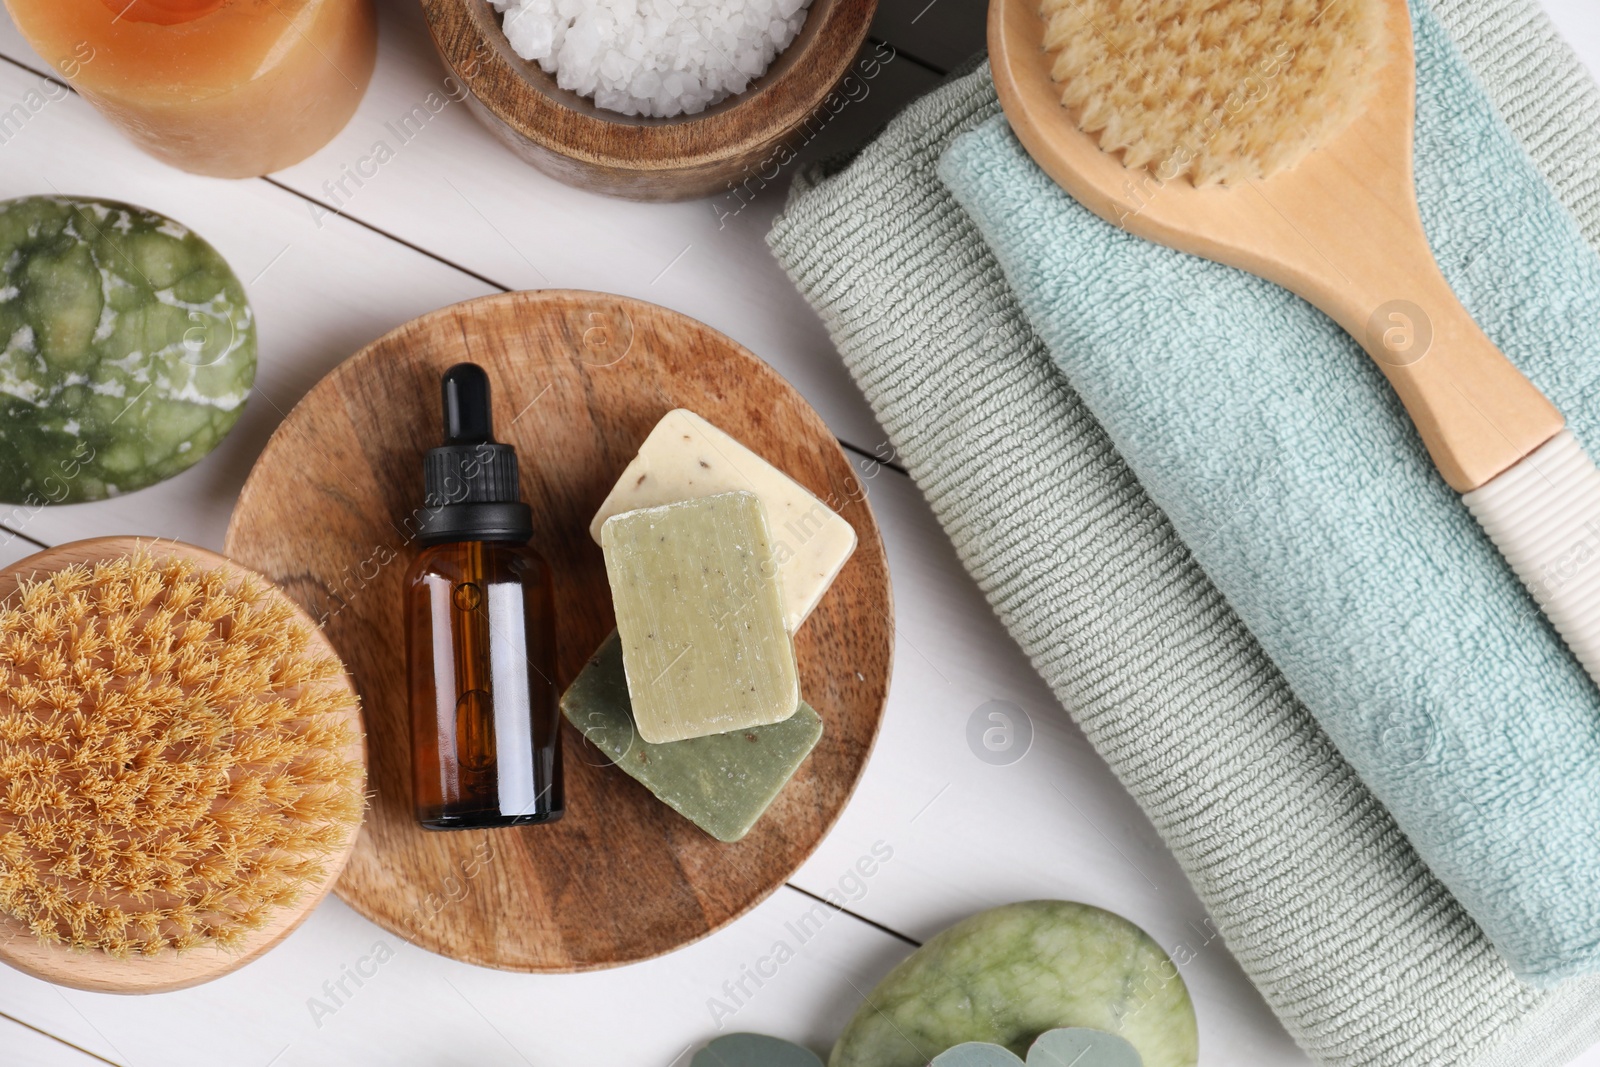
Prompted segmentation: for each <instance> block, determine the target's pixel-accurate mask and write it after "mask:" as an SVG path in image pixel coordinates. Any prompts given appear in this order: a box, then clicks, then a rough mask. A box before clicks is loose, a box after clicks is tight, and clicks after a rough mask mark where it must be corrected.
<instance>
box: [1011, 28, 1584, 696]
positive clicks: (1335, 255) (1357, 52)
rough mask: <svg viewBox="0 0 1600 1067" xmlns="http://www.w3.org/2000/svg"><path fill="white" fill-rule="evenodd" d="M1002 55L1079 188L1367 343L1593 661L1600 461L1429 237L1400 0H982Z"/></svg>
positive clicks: (1065, 181) (1556, 620)
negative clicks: (1467, 296)
mask: <svg viewBox="0 0 1600 1067" xmlns="http://www.w3.org/2000/svg"><path fill="white" fill-rule="evenodd" d="M989 55H990V63H991V65H992V68H993V72H994V81H995V87H996V89H997V91H998V93H999V96H1000V101H1001V104H1002V106H1003V107H1004V109H1005V114H1006V118H1007V120H1008V121H1009V122H1010V124H1011V127H1012V129H1013V130H1014V131H1015V133H1016V135H1017V137H1018V139H1019V140H1020V141H1021V142H1022V144H1023V145H1024V147H1026V149H1027V150H1028V153H1029V154H1030V155H1031V156H1032V157H1033V159H1034V161H1035V162H1037V163H1038V164H1039V166H1040V167H1041V168H1043V169H1044V171H1045V172H1046V173H1048V174H1049V175H1050V176H1051V178H1053V179H1054V180H1055V181H1056V182H1057V183H1058V184H1060V185H1061V186H1062V188H1064V189H1066V190H1067V191H1068V192H1069V193H1071V194H1072V195H1073V196H1074V197H1076V198H1077V199H1078V200H1079V201H1080V202H1081V203H1082V204H1083V205H1084V206H1085V207H1087V208H1089V209H1090V210H1091V211H1093V212H1095V213H1096V214H1097V215H1099V216H1101V217H1102V218H1104V219H1106V220H1108V221H1110V222H1112V223H1114V224H1116V225H1118V226H1120V227H1122V228H1123V229H1125V230H1127V231H1129V232H1131V233H1134V234H1137V235H1139V236H1141V237H1144V238H1146V239H1148V240H1152V241H1156V242H1158V243H1160V244H1164V245H1168V246H1170V247H1172V248H1177V249H1180V250H1182V251H1185V252H1190V253H1193V254H1195V255H1199V256H1204V257H1206V258H1208V259H1213V260H1216V261H1218V262H1221V263H1226V264H1229V265H1231V266H1234V267H1239V268H1241V269H1243V270H1247V271H1250V272H1251V273H1253V274H1256V275H1259V276H1260V277H1263V278H1266V279H1267V280H1269V281H1272V282H1275V283H1277V284H1278V285H1281V286H1283V287H1284V288H1286V289H1289V290H1291V291H1292V292H1294V293H1297V294H1299V295H1300V296H1302V297H1304V298H1305V299H1306V300H1308V301H1310V302H1311V303H1312V304H1314V305H1316V306H1317V307H1318V308H1320V309H1322V310H1323V311H1324V312H1326V313H1327V314H1328V315H1329V316H1330V317H1332V318H1333V319H1334V320H1335V321H1336V322H1338V323H1339V325H1340V326H1342V327H1343V328H1344V329H1345V330H1347V331H1348V332H1349V333H1350V334H1351V335H1352V336H1353V337H1355V338H1356V340H1358V341H1359V342H1360V343H1361V344H1362V346H1363V347H1364V348H1365V349H1366V350H1367V352H1368V353H1369V354H1370V355H1371V356H1372V358H1373V359H1374V360H1376V361H1377V362H1378V364H1379V366H1380V367H1381V368H1382V370H1383V373H1384V375H1385V376H1386V377H1387V378H1388V380H1389V382H1390V384H1391V385H1392V386H1393V387H1394V389H1395V392H1396V393H1397V394H1398V395H1399V397H1400V399H1401V401H1402V402H1403V403H1404V404H1405V407H1406V410H1407V411H1408V412H1409V413H1410V415H1411V418H1412V420H1413V422H1414V423H1415V424H1416V427H1417V430H1418V432H1419V433H1420V434H1421V437H1422V440H1423V442H1424V443H1425V444H1426V446H1427V448H1428V452H1429V454H1430V455H1431V456H1432V457H1433V461H1434V464H1435V465H1436V466H1437V467H1438V469H1439V472H1440V473H1441V474H1442V475H1443V476H1444V478H1445V480H1446V481H1447V482H1449V484H1450V485H1451V486H1452V487H1453V488H1455V489H1456V490H1457V491H1459V492H1462V493H1464V494H1465V501H1466V503H1467V505H1468V506H1469V508H1470V509H1471V510H1472V512H1473V514H1474V515H1475V516H1476V517H1477V518H1478V521H1479V522H1480V523H1481V524H1482V525H1483V527H1484V528H1485V530H1486V531H1487V532H1488V533H1489V535H1490V537H1491V538H1492V539H1493V541H1494V543H1495V544H1496V545H1497V546H1498V547H1499V549H1500V551H1501V553H1502V554H1503V555H1504V556H1505V557H1506V559H1507V560H1508V561H1509V562H1510V564H1511V565H1512V567H1513V568H1514V569H1515V570H1516V572H1517V574H1518V575H1519V576H1520V577H1521V578H1522V580H1523V582H1524V583H1525V584H1526V585H1527V586H1528V588H1529V589H1530V591H1531V592H1532V593H1533V595H1534V598H1535V600H1536V601H1537V602H1538V603H1539V606H1540V608H1541V609H1542V610H1543V611H1544V612H1545V614H1546V615H1547V616H1548V617H1549V618H1550V620H1551V622H1552V623H1553V624H1554V625H1555V627H1556V629H1557V630H1558V631H1559V632H1560V633H1561V635H1562V637H1563V638H1564V639H1565V641H1566V642H1567V645H1568V647H1569V648H1570V649H1571V650H1572V651H1573V653H1574V654H1575V655H1576V656H1577V658H1578V659H1579V661H1580V662H1581V663H1582V664H1583V666H1584V668H1585V669H1586V670H1587V671H1588V672H1589V675H1590V677H1591V678H1594V679H1596V680H1597V681H1600V567H1587V568H1579V569H1578V570H1577V571H1576V573H1570V574H1568V573H1562V569H1558V564H1559V561H1560V560H1561V559H1562V557H1564V556H1566V555H1567V554H1569V553H1571V551H1572V550H1573V547H1574V546H1575V545H1577V544H1579V543H1580V542H1582V541H1584V540H1585V539H1586V537H1587V536H1588V535H1587V534H1586V532H1585V530H1584V526H1585V524H1586V523H1588V522H1591V521H1594V520H1596V519H1600V473H1597V472H1596V470H1595V466H1594V463H1593V461H1592V460H1590V459H1589V457H1588V456H1587V455H1585V454H1584V452H1583V450H1582V448H1581V447H1580V446H1579V445H1578V443H1577V441H1576V440H1575V439H1574V438H1573V437H1572V436H1571V434H1569V433H1568V432H1566V430H1565V429H1564V421H1563V419H1562V417H1561V414H1560V412H1558V411H1557V410H1556V409H1555V407H1554V406H1552V405H1551V403H1550V402H1549V401H1548V400H1546V399H1545V397H1544V396H1543V395H1542V394H1541V393H1540V392H1539V391H1538V390H1537V389H1536V388H1535V387H1534V386H1533V385H1532V384H1531V383H1530V382H1529V381H1528V380H1527V379H1526V378H1525V377H1523V375H1522V374H1521V372H1519V371H1518V370H1517V369H1516V367H1514V366H1513V365H1512V364H1511V363H1510V361H1509V360H1507V359H1506V357H1505V356H1504V355H1503V354H1501V352H1500V351H1499V350H1498V349H1497V348H1495V346H1494V344H1493V343H1492V342H1491V341H1490V340H1489V339H1488V338H1487V337H1485V336H1484V334H1483V331H1482V330H1480V329H1479V328H1478V326H1477V324H1476V323H1475V322H1473V320H1472V317H1471V315H1469V314H1468V313H1467V311H1466V310H1465V309H1464V308H1463V307H1462V306H1461V304H1460V302H1459V301H1458V300H1457V299H1456V297H1455V294H1454V293H1453V292H1452V291H1451V289H1450V285H1449V283H1448V282H1446V281H1445V279H1444V276H1443V275H1442V274H1441V273H1440V271H1439V268H1438V265H1437V264H1436V263H1435V261H1434V258H1433V254H1432V251H1431V250H1430V249H1429V246H1428V242H1427V238H1426V236H1425V234H1424V232H1423V229H1422V219H1421V216H1420V214H1419V212H1418V210H1417V203H1416V193H1415V188H1414V184H1413V180H1412V158H1411V157H1412V124H1413V109H1414V98H1415V61H1414V58H1413V54H1412V44H1411V20H1410V15H1409V13H1408V11H1407V8H1406V3H1405V0H1044V2H1043V6H1042V7H1041V6H1040V0H991V4H990V8H989Z"/></svg>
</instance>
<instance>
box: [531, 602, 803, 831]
mask: <svg viewBox="0 0 1600 1067" xmlns="http://www.w3.org/2000/svg"><path fill="white" fill-rule="evenodd" d="M561 710H562V711H563V712H565V713H566V716H567V719H568V720H569V721H570V722H571V723H572V725H574V726H576V727H577V728H578V729H579V730H581V731H582V732H583V735H584V736H585V737H587V738H588V739H589V741H590V742H591V743H592V744H593V745H594V746H595V747H596V748H598V749H600V751H602V752H604V753H605V754H606V755H607V756H609V757H610V758H611V761H612V762H613V763H615V764H616V765H617V766H618V767H621V768H622V769H623V770H624V771H626V772H627V773H628V774H629V775H631V776H632V777H634V778H636V779H638V781H639V782H640V783H641V784H642V785H643V786H644V787H645V788H646V789H648V790H650V792H652V793H654V794H655V795H656V796H657V797H659V798H660V799H661V800H662V801H663V802H664V803H666V804H667V805H668V806H669V807H671V808H672V809H673V810H674V811H676V812H677V813H678V814H680V815H682V816H683V817H684V818H686V819H688V820H689V821H690V822H692V823H694V824H695V825H696V826H698V827H700V829H702V830H704V831H705V832H706V833H708V834H710V835H711V836H712V837H714V838H716V839H717V840H718V841H737V840H739V839H740V838H741V837H743V836H744V835H745V834H746V833H748V832H749V831H750V827H752V826H754V825H755V822H756V820H757V819H759V818H761V815H762V813H763V812H765V811H766V810H767V808H768V806H770V805H771V804H772V802H773V800H774V799H776V798H777V796H778V793H779V792H781V791H782V790H783V787H784V785H785V784H786V783H787V782H788V781H789V779H790V778H792V777H794V772H795V770H796V768H798V767H799V766H800V764H801V763H802V762H803V761H804V760H805V758H806V756H808V755H810V753H811V750H812V749H813V748H815V747H816V745H817V741H818V739H819V738H821V737H822V717H821V716H820V715H818V714H817V713H816V711H814V710H813V709H812V708H811V706H810V705H809V704H806V703H803V702H802V703H801V704H800V707H799V710H797V711H796V712H795V713H794V714H793V715H792V716H790V717H789V718H788V719H785V720H784V721H783V722H780V723H774V724H773V725H771V726H753V727H751V728H750V729H748V730H739V731H737V732H735V733H730V734H712V735H711V736H709V737H694V738H690V739H689V740H687V741H673V742H671V743H669V744H665V745H652V744H651V743H650V742H648V741H645V740H642V739H641V738H639V737H638V736H637V734H636V733H635V731H634V729H633V711H632V707H631V705H630V704H629V701H628V682H627V679H626V678H625V677H623V671H622V642H621V641H620V640H619V639H618V637H617V635H616V633H615V632H613V633H612V634H611V636H610V637H608V638H606V640H605V644H603V645H601V646H600V650H599V651H598V652H596V653H595V654H594V655H593V656H592V657H591V658H590V660H589V662H588V664H587V665H585V666H584V668H583V673H582V674H580V675H578V678H577V680H576V681H574V682H573V683H572V687H571V688H570V689H568V690H567V691H566V693H565V694H563V695H562V697H561Z"/></svg>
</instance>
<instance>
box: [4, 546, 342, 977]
mask: <svg viewBox="0 0 1600 1067" xmlns="http://www.w3.org/2000/svg"><path fill="white" fill-rule="evenodd" d="M141 547H143V548H147V549H149V550H150V551H151V553H152V554H154V555H157V556H160V557H163V558H170V557H171V556H182V557H184V558H186V559H190V560H193V561H194V562H195V563H197V564H199V565H200V566H202V567H206V568H216V567H220V568H222V569H224V570H226V571H228V572H229V573H230V574H236V575H237V576H238V577H240V578H254V579H256V580H257V581H260V582H261V583H263V585H264V586H265V587H266V588H267V589H269V590H271V591H272V593H273V594H274V595H276V596H279V597H282V598H283V600H284V601H285V602H287V603H288V604H289V605H290V606H291V607H292V608H293V609H294V612H295V615H296V616H297V617H298V618H299V619H300V620H301V621H302V622H303V623H305V624H306V625H307V626H308V627H310V628H311V631H312V634H313V638H312V640H313V643H314V644H316V645H318V646H320V647H321V649H322V651H323V652H325V653H326V654H328V655H330V656H332V657H334V658H335V659H338V658H339V657H338V652H337V651H336V650H335V649H334V647H333V644H332V643H331V642H330V641H329V640H328V637H327V635H326V634H324V633H323V632H322V628H321V627H319V626H317V624H316V622H315V621H313V620H312V618H311V616H310V615H309V614H307V612H306V610H305V609H304V608H302V607H301V606H300V605H299V604H298V603H296V602H295V600H294V598H293V597H290V596H289V595H288V594H287V593H285V592H283V591H282V590H281V589H279V588H278V586H277V584H276V583H274V582H273V581H272V580H271V579H269V578H268V577H267V576H266V575H264V574H261V573H259V572H257V571H254V570H252V569H250V568H249V567H246V566H244V565H243V564H241V563H235V562H234V561H233V560H231V559H229V558H228V557H226V556H223V555H221V554H219V553H216V552H212V551H211V550H209V549H205V548H200V547H199V546H197V545H191V544H186V543H184V542H182V541H177V540H174V539H172V538H164V537H137V536H131V535H114V536H109V537H89V538H85V539H83V540H81V541H69V542H67V543H65V544H60V545H55V546H53V547H51V548H45V549H41V550H40V551H38V552H35V553H34V554H33V555H31V556H27V557H25V558H23V559H20V560H17V561H16V562H15V563H13V564H11V565H10V566H8V567H0V602H3V601H4V600H5V598H6V597H8V596H10V594H11V593H12V592H13V591H14V590H15V589H16V583H17V582H18V581H20V580H21V579H23V578H25V577H29V576H31V575H32V574H34V573H37V572H39V571H41V570H42V571H56V570H59V569H61V568H62V567H65V566H69V565H70V564H72V563H82V562H87V561H88V560H90V559H107V558H111V557H113V556H122V555H127V554H128V553H130V552H133V551H137V550H138V549H139V548H141ZM89 553H93V555H90V554H89ZM69 557H70V558H69ZM340 662H341V663H342V662H343V661H342V660H341V661H340ZM341 679H342V682H343V684H344V686H345V688H346V689H347V690H348V691H349V693H350V694H351V696H357V694H356V689H355V682H354V680H353V679H352V678H351V677H350V674H349V673H348V672H346V673H344V674H343V675H342V676H341ZM358 699H359V698H358ZM354 719H355V727H356V743H355V745H353V746H352V749H353V751H352V752H351V753H350V755H352V756H354V757H356V758H358V759H359V760H360V761H361V775H362V791H363V794H364V793H365V791H366V775H367V770H368V764H367V738H366V730H365V728H364V724H363V720H362V713H361V709H360V708H359V707H357V708H356V710H355V712H354ZM363 814H364V813H363ZM360 836H361V824H360V823H357V824H356V827H355V830H354V831H353V832H352V833H351V834H350V836H349V837H348V838H347V839H346V840H345V843H344V845H343V846H342V847H341V848H340V849H339V851H338V852H337V853H334V854H332V855H331V856H330V857H329V864H328V869H327V871H326V872H325V873H324V874H323V877H322V879H321V880H320V881H319V882H318V883H316V884H315V885H311V886H307V887H306V891H305V893H304V894H303V895H302V896H301V898H300V899H299V900H298V901H296V902H295V903H294V904H292V905H289V906H288V907H283V908H277V909H274V917H273V919H272V920H271V921H269V922H268V923H267V924H266V925H265V926H263V927H261V928H260V929H257V930H252V931H250V933H249V934H248V935H247V936H246V938H245V940H244V942H243V943H242V944H241V945H240V946H239V947H237V948H231V949H228V948H221V947H219V946H216V945H203V946H200V947H198V948H194V949H190V950H189V951H187V952H181V953H180V952H176V951H173V950H171V949H169V950H167V951H165V952H162V953H161V954H160V955H158V956H134V957H130V958H128V959H126V960H119V959H115V958H113V957H111V956H108V955H107V954H106V953H105V952H104V951H103V950H99V949H90V950H87V951H82V952H80V951H77V950H74V949H71V948H68V947H67V946H65V945H60V944H50V943H47V942H43V941H40V940H38V939H37V938H36V937H34V935H33V933H32V932H31V931H30V930H28V929H27V928H26V927H25V926H23V925H22V924H21V923H20V922H18V921H17V920H16V919H14V918H12V917H11V916H9V915H0V962H3V963H5V964H7V965H8V966H11V967H15V968H16V969H17V970H19V971H21V972H23V973H24V974H27V975H31V976H32V977H34V978H38V979H41V980H43V981H46V982H52V983H54V984H56V985H64V986H67V987H68V988H71V989H83V990H88V991H90V992H95V993H124V994H131V993H170V992H172V991H174V990H178V989H188V988H189V987H191V986H197V985H201V984H203V983H205V982H209V981H211V980H212V979H215V978H221V977H222V976H223V975H225V974H230V973H232V972H233V971H236V970H238V969H239V968H240V967H243V966H244V965H245V964H247V963H250V962H251V961H253V960H256V959H258V958H260V957H261V956H262V955H264V954H265V953H266V952H268V951H269V950H270V949H272V948H274V947H275V946H276V945H277V944H278V943H279V942H280V941H282V940H283V939H284V938H286V937H288V936H289V935H290V934H291V933H293V932H294V931H295V930H296V929H297V928H298V927H299V926H300V924H301V923H303V922H305V920H306V918H307V917H308V916H309V915H310V914H311V913H312V912H313V911H315V910H316V907H317V905H319V904H321V903H322V901H323V900H324V899H325V898H326V897H327V895H328V893H329V892H330V891H331V890H332V889H333V886H334V883H335V882H337V881H338V880H339V876H340V875H341V874H343V873H344V868H345V864H346V863H348V862H349V860H350V856H351V854H352V853H353V852H354V851H355V847H356V839H357V838H359V837H360ZM113 972H121V973H113Z"/></svg>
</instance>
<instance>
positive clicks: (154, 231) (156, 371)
mask: <svg viewBox="0 0 1600 1067" xmlns="http://www.w3.org/2000/svg"><path fill="white" fill-rule="evenodd" d="M255 373H256V328H255V320H254V318H253V316H252V314H251V311H250V304H249V302H248V301H247V300H246V299H245V295H244V286H243V285H241V284H240V283H239V279H238V278H237V277H236V276H235V275H234V273H233V271H232V270H230V269H229V268H228V264H227V263H226V262H225V261H224V260H223V258H222V256H220V255H219V254H218V253H217V251H216V249H214V248H212V247H211V246H210V245H209V244H207V243H206V242H205V241H202V240H201V239H200V238H199V237H198V236H196V235H195V234H194V233H192V232H190V231H189V230H188V229H186V228H184V227H183V226H182V225H180V224H179V223H177V222H174V221H173V220H172V219H169V218H167V217H166V216H164V215H158V214H156V213H155V212H152V211H145V210H143V209H141V208H136V207H132V206H130V205H128V204H120V203H116V202H115V201H109V200H88V199H83V198H80V197H69V196H29V197H23V198H21V199H18V200H7V201H4V202H0V501H6V502H8V503H13V504H25V505H29V506H39V505H44V504H70V503H75V502H78V501H83V500H100V499H103V498H105V497H108V496H115V495H117V494H118V493H128V492H132V491H133V490H135V489H142V488H144V487H145V486H147V485H151V484H153V483H155V482H158V481H161V480H162V479H163V478H170V477H171V476H173V475H174V474H177V473H178V472H179V471H182V470H185V469H187V468H188V467H191V466H193V465H194V464H195V463H196V462H197V461H198V460H199V459H200V458H201V457H203V456H204V455H206V453H208V452H210V451H211V450H212V449H213V448H214V447H216V445H217V443H218V442H219V441H221V440H222V438H223V436H224V435H226V434H227V432H228V431H229V430H230V429H232V428H233V425H234V423H235V422H237V421H238V419H239V415H240V413H241V412H243V410H244V404H245V398H246V397H248V396H249V394H250V387H251V385H252V384H253V383H254V381H255Z"/></svg>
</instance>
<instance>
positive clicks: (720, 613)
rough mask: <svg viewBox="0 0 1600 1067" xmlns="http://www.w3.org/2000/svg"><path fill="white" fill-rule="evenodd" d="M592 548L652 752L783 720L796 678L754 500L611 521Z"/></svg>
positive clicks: (742, 496) (703, 503)
mask: <svg viewBox="0 0 1600 1067" xmlns="http://www.w3.org/2000/svg"><path fill="white" fill-rule="evenodd" d="M600 547H601V549H602V550H603V551H604V552H605V557H606V577H607V578H608V579H610V582H611V600H612V606H613V607H614V608H615V609H616V614H617V633H618V634H619V635H620V636H621V639H622V662H623V667H624V669H625V671H626V674H627V678H628V697H629V699H630V700H631V701H632V703H633V718H634V724H635V726H636V727H637V729H638V731H639V736H640V737H641V738H643V739H644V740H646V741H648V742H650V743H651V744H653V745H660V744H665V743H667V742H669V741H682V740H685V739H687V738H690V737H704V736H705V735H707V734H721V733H727V732H729V731H731V730H744V729H748V728H749V727H752V726H765V725H767V724H768V723H774V722H782V721H783V720H784V719H787V718H788V717H789V716H791V715H793V714H794V711H795V708H796V707H798V706H799V704H800V677H799V671H798V670H797V669H796V667H795V660H794V643H793V641H791V640H790V637H789V633H788V631H787V630H786V629H785V627H784V613H783V598H782V592H781V591H780V589H779V585H778V571H777V565H776V563H775V562H774V560H773V557H772V543H771V540H770V538H769V536H768V533H767V519H766V511H765V509H764V508H763V506H762V504H761V500H760V498H759V497H757V496H756V495H755V494H754V493H748V492H742V491H741V492H735V493H719V494H717V495H715V496H708V497H701V498H700V499H699V500H685V501H682V502H679V503H675V504H666V505H663V506H661V507H654V508H641V509H639V510H637V511H629V512H625V513H623V514H621V515H614V516H612V517H611V518H610V519H607V520H606V522H605V525H604V526H602V527H601V530H600Z"/></svg>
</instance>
